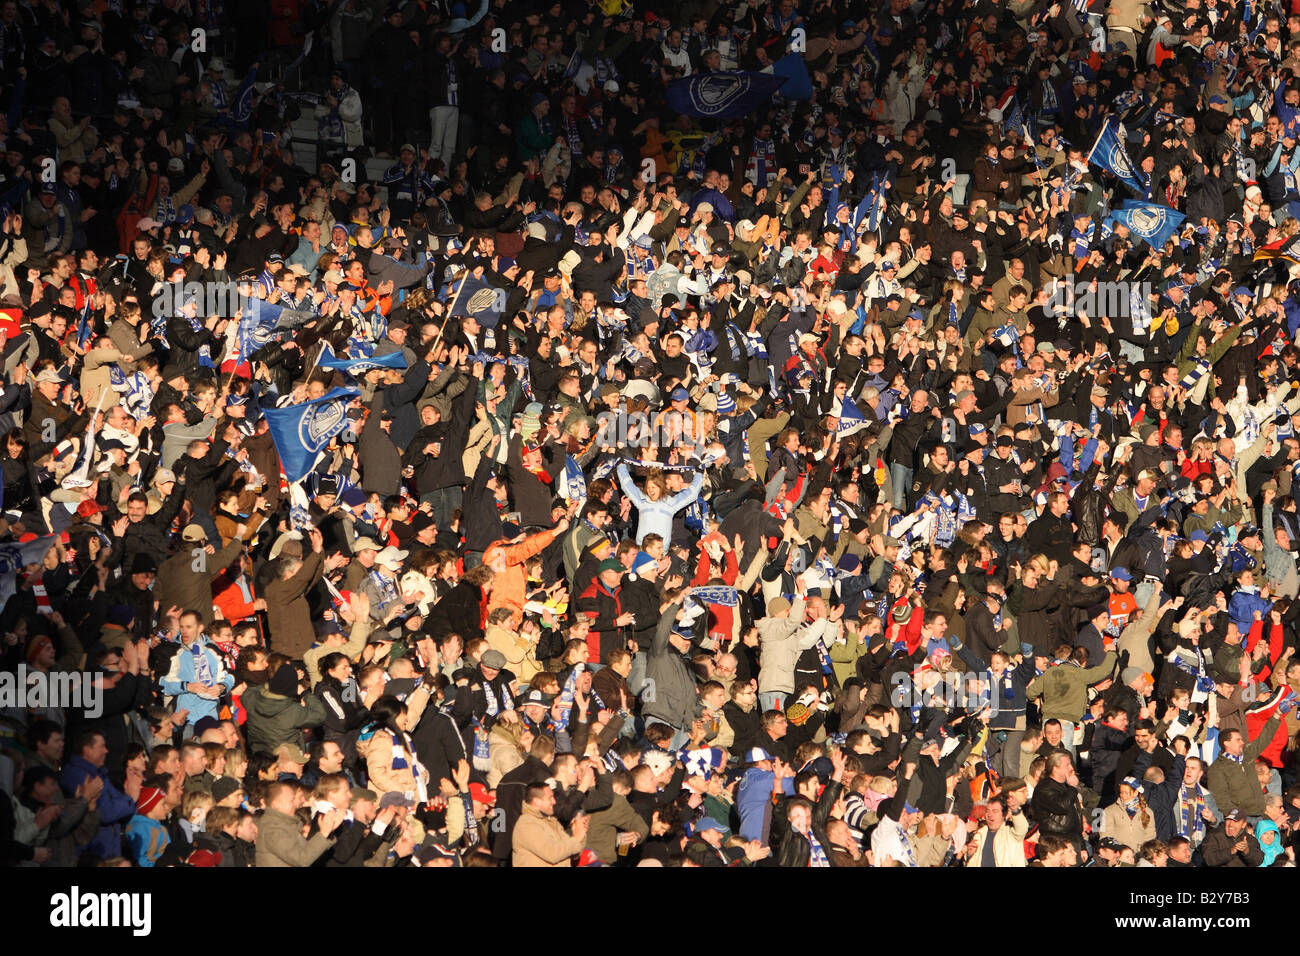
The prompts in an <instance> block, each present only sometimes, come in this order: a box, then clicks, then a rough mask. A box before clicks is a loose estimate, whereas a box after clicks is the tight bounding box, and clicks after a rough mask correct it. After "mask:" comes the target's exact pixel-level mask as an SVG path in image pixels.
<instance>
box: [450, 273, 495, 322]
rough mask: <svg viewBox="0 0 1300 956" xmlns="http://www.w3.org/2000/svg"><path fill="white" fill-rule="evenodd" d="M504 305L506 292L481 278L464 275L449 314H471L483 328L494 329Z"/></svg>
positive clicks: (453, 315)
mask: <svg viewBox="0 0 1300 956" xmlns="http://www.w3.org/2000/svg"><path fill="white" fill-rule="evenodd" d="M505 307H506V292H505V290H504V289H498V288H497V287H496V286H493V285H488V284H487V283H486V282H484V281H483V280H482V279H476V278H474V277H473V276H472V275H471V276H466V277H465V279H464V281H463V282H461V284H460V286H459V288H458V289H457V290H456V298H455V299H453V300H452V303H451V311H450V314H451V316H452V317H453V318H454V317H457V316H471V317H473V318H474V319H475V321H477V322H478V324H479V325H481V326H483V328H485V329H495V328H496V327H497V323H498V322H500V321H501V313H502V312H503V311H505Z"/></svg>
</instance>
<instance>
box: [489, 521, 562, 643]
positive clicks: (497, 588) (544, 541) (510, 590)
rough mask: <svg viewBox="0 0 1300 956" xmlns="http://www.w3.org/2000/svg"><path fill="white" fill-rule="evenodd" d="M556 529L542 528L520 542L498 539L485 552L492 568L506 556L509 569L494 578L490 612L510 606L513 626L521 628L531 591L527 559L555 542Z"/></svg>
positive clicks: (511, 624) (515, 628) (490, 594)
mask: <svg viewBox="0 0 1300 956" xmlns="http://www.w3.org/2000/svg"><path fill="white" fill-rule="evenodd" d="M555 534H556V532H555V531H554V530H550V531H539V532H537V534H534V535H532V536H530V537H528V538H525V539H524V540H523V541H520V542H519V543H518V544H511V543H510V542H509V541H498V542H496V543H495V544H490V545H488V547H487V550H486V551H484V552H483V563H484V564H486V565H487V566H488V567H491V566H492V565H493V564H495V563H496V561H497V560H499V559H501V558H504V560H505V562H506V569H505V570H504V571H501V572H498V573H497V575H496V576H495V577H494V578H492V590H491V592H490V593H489V594H488V606H487V612H488V614H491V613H492V611H493V610H494V609H496V608H499V607H508V608H510V610H511V611H512V612H513V616H512V617H511V621H510V627H511V629H512V630H517V629H518V628H519V625H520V624H521V623H522V622H523V619H524V599H525V598H526V597H527V594H528V573H527V572H526V571H525V570H524V562H525V561H527V560H528V559H529V558H531V557H532V556H533V555H535V554H540V553H541V552H542V551H544V550H545V549H546V546H547V545H549V544H550V543H551V542H552V541H554V540H555Z"/></svg>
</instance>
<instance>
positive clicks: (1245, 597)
mask: <svg viewBox="0 0 1300 956" xmlns="http://www.w3.org/2000/svg"><path fill="white" fill-rule="evenodd" d="M1272 606H1273V602H1272V601H1269V600H1267V599H1266V598H1262V597H1260V596H1259V594H1258V593H1254V594H1252V593H1251V592H1249V591H1237V592H1236V593H1235V594H1233V595H1232V598H1231V600H1229V601H1228V619H1229V620H1230V621H1232V623H1233V624H1236V625H1237V630H1239V631H1240V632H1241V636H1242V637H1243V638H1244V637H1245V636H1246V635H1247V634H1248V633H1250V626H1251V625H1252V624H1254V623H1255V612H1256V611H1259V616H1260V619H1261V620H1262V619H1265V618H1267V617H1268V609H1269V608H1271V607H1272Z"/></svg>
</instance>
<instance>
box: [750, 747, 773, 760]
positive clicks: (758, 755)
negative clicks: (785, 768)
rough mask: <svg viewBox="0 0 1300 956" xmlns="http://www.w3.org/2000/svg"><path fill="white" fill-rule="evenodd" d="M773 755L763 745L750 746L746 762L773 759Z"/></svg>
mask: <svg viewBox="0 0 1300 956" xmlns="http://www.w3.org/2000/svg"><path fill="white" fill-rule="evenodd" d="M771 759H772V755H771V754H770V753H768V752H767V751H766V750H764V749H763V748H762V747H750V748H749V750H748V751H746V752H745V763H759V762H760V761H763V760H771Z"/></svg>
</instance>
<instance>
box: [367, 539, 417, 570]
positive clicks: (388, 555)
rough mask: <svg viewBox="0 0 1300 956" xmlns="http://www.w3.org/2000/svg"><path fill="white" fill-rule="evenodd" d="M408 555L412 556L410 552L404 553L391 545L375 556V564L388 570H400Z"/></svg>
mask: <svg viewBox="0 0 1300 956" xmlns="http://www.w3.org/2000/svg"><path fill="white" fill-rule="evenodd" d="M408 554H410V552H409V551H402V550H400V549H398V548H394V547H393V546H392V545H391V544H390V545H389V546H388V547H386V548H384V550H383V551H380V552H379V553H378V554H377V555H375V564H382V565H383V566H384V567H386V568H400V567H401V566H402V562H403V561H405V560H406V556H407V555H408Z"/></svg>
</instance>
